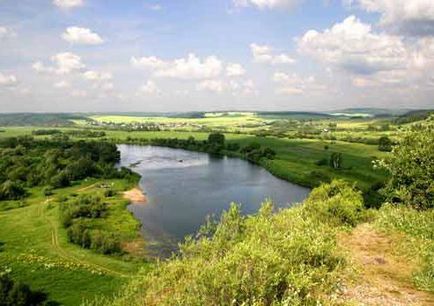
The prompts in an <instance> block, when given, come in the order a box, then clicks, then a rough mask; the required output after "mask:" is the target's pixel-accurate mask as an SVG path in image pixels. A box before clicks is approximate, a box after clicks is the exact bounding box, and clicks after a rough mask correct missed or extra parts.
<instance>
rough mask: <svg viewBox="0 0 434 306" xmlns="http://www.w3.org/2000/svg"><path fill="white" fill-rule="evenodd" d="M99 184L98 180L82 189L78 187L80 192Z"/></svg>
mask: <svg viewBox="0 0 434 306" xmlns="http://www.w3.org/2000/svg"><path fill="white" fill-rule="evenodd" d="M98 184H99V183H98V182H96V183H93V184H91V185H89V186H86V187H83V188H80V189H78V190H77V191H78V192H83V191H86V190H89V189H91V188H93V187H95V186H96V185H98Z"/></svg>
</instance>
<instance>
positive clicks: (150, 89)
mask: <svg viewBox="0 0 434 306" xmlns="http://www.w3.org/2000/svg"><path fill="white" fill-rule="evenodd" d="M139 92H140V93H143V94H146V95H160V94H161V90H160V89H159V88H158V86H157V84H155V82H154V81H152V80H149V81H147V82H146V84H145V85H143V86H141V87H140V88H139Z"/></svg>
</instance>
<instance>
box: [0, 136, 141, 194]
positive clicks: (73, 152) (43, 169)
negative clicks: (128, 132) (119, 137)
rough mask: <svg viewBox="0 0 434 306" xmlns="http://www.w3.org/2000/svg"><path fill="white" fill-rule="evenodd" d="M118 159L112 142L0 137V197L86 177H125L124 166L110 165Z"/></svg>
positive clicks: (63, 185) (118, 155)
mask: <svg viewBox="0 0 434 306" xmlns="http://www.w3.org/2000/svg"><path fill="white" fill-rule="evenodd" d="M119 159H120V153H119V152H118V150H117V148H116V145H115V144H112V143H108V142H97V141H88V142H85V141H76V142H73V141H69V140H63V139H54V140H53V139H52V140H35V139H34V138H32V137H28V136H26V137H13V138H6V139H3V140H0V200H19V199H22V198H25V197H26V196H27V193H28V192H27V190H28V189H29V188H32V187H36V186H47V190H48V192H49V190H51V189H55V188H62V187H67V186H70V185H71V184H72V182H74V181H78V180H82V179H84V178H87V177H97V178H129V177H132V176H134V174H133V173H132V172H131V171H130V170H128V169H125V168H124V169H121V170H118V169H116V168H115V167H114V165H115V163H116V162H118V161H119Z"/></svg>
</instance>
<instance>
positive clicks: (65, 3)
mask: <svg viewBox="0 0 434 306" xmlns="http://www.w3.org/2000/svg"><path fill="white" fill-rule="evenodd" d="M53 4H54V5H56V6H57V7H60V8H62V9H70V8H74V7H79V6H83V5H84V2H83V0H53Z"/></svg>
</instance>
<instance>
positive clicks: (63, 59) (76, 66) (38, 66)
mask: <svg viewBox="0 0 434 306" xmlns="http://www.w3.org/2000/svg"><path fill="white" fill-rule="evenodd" d="M51 61H52V62H53V64H54V66H45V65H44V64H43V63H42V62H40V61H38V62H36V63H34V64H33V65H32V68H33V69H34V70H35V71H37V72H41V73H43V72H45V73H54V74H69V73H72V72H75V71H80V70H81V69H83V68H85V67H86V66H85V65H84V64H83V63H82V62H81V58H80V56H78V55H76V54H74V53H70V52H63V53H58V54H56V55H54V56H52V57H51Z"/></svg>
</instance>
